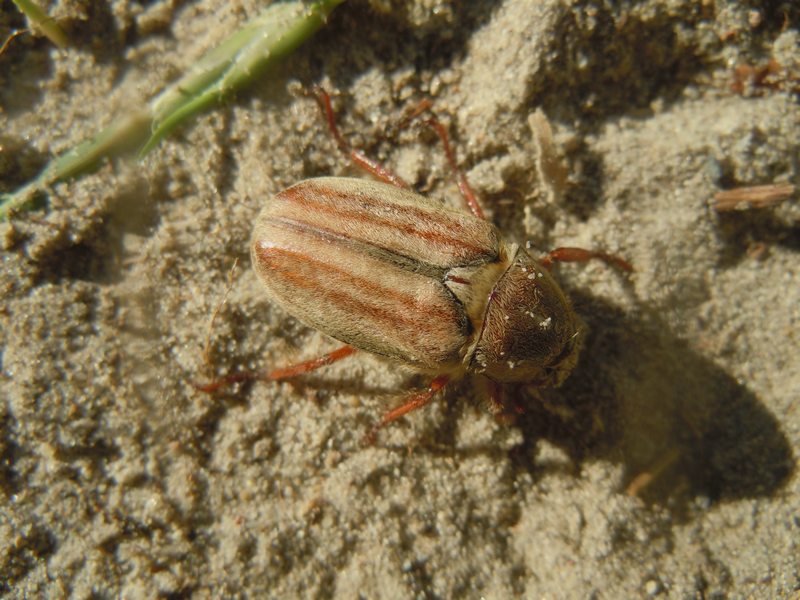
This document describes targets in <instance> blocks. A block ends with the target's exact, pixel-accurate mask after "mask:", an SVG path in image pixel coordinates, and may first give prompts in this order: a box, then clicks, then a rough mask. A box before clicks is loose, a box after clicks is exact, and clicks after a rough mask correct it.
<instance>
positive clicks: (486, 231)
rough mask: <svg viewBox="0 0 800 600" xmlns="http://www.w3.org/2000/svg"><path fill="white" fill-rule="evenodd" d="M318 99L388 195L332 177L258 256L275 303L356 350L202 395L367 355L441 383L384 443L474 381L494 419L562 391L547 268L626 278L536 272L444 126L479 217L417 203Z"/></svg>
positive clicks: (312, 184)
mask: <svg viewBox="0 0 800 600" xmlns="http://www.w3.org/2000/svg"><path fill="white" fill-rule="evenodd" d="M313 93H314V95H315V97H316V99H317V101H318V102H319V104H320V107H321V108H322V110H323V112H324V113H325V115H326V117H327V121H328V126H329V129H330V131H331V133H332V134H333V136H334V137H335V139H336V141H337V143H338V145H339V147H340V149H342V150H343V151H344V152H346V153H347V154H349V156H350V158H351V160H352V161H353V162H354V163H355V164H357V165H358V166H360V167H362V168H364V169H365V170H367V171H368V172H370V173H371V174H372V175H374V176H375V177H377V178H378V179H379V180H381V182H375V181H367V180H362V179H348V178H339V177H322V178H317V179H308V180H305V181H301V182H300V183H297V184H295V185H293V186H291V187H290V188H288V189H286V190H284V191H282V192H280V193H278V194H277V195H275V196H274V197H273V198H272V199H271V200H270V201H269V202H268V203H267V205H266V206H265V207H264V208H263V209H262V211H261V214H260V215H259V216H258V218H257V220H256V224H255V227H254V229H253V237H252V242H251V246H250V254H251V258H252V262H253V267H254V269H255V271H256V273H257V275H258V278H259V279H260V280H261V282H262V283H263V284H264V286H265V288H266V290H267V293H268V294H269V296H270V298H271V299H272V300H273V301H274V302H276V303H277V304H279V305H280V306H282V307H283V308H284V309H285V310H286V311H287V312H288V313H289V314H290V315H292V316H293V317H295V318H297V319H298V320H299V321H301V322H302V323H304V324H306V325H309V326H311V327H313V328H315V329H318V330H320V331H322V332H323V333H326V334H327V335H329V336H331V337H333V338H335V339H337V340H339V341H341V342H344V343H345V344H346V345H345V346H343V347H341V348H339V349H338V350H335V351H333V352H331V353H329V354H327V355H325V356H323V357H321V358H318V359H315V360H311V361H307V362H303V363H300V364H297V365H294V366H291V367H288V368H284V369H277V370H274V371H271V372H268V373H265V374H260V375H259V374H252V373H235V374H233V375H230V376H228V377H226V378H224V379H221V380H219V381H216V382H213V383H211V384H208V385H206V386H202V387H201V389H203V390H205V391H213V390H215V389H217V388H219V387H220V386H221V385H225V384H227V383H231V382H234V381H241V380H245V379H265V380H273V381H274V380H280V379H286V378H289V377H294V376H296V375H300V374H302V373H307V372H309V371H311V370H314V369H317V368H319V367H321V366H324V365H328V364H331V363H332V362H335V361H338V360H341V359H342V358H345V357H346V356H350V355H351V354H353V353H354V352H356V351H358V350H363V351H366V352H371V353H374V354H377V355H381V356H384V357H386V358H388V359H390V360H394V361H399V362H402V363H405V364H407V365H411V366H413V367H414V368H416V369H418V370H419V371H420V372H424V373H429V374H431V375H432V376H433V378H432V380H431V383H430V384H429V386H428V388H427V389H425V390H423V391H421V392H419V393H416V394H414V395H413V396H411V397H410V398H409V399H408V400H407V401H406V402H405V403H403V404H402V405H400V406H399V407H397V408H395V409H393V410H391V411H390V412H388V413H387V414H386V415H384V417H383V419H382V420H381V421H380V422H379V423H378V424H377V425H376V426H375V428H374V429H373V431H372V434H371V436H372V437H374V434H375V432H376V431H377V430H378V429H379V428H380V427H383V426H384V425H386V424H387V423H390V422H392V421H394V420H395V419H398V418H399V417H401V416H403V415H405V414H407V413H409V412H411V411H412V410H415V409H417V408H420V407H422V406H424V405H425V404H427V403H428V402H430V400H431V399H432V398H433V396H434V395H435V394H436V392H438V391H439V390H441V389H442V388H443V387H444V386H445V385H446V384H447V383H448V382H449V381H451V380H453V379H457V378H460V377H463V376H464V375H466V374H475V375H479V376H482V377H486V378H487V379H488V380H489V382H490V385H489V389H490V393H491V396H492V398H491V402H492V406H493V408H494V409H495V410H496V411H500V410H502V408H503V400H502V395H501V388H500V387H499V384H502V383H509V382H518V381H526V382H533V383H534V384H536V385H538V386H542V387H545V386H558V385H559V384H561V382H562V381H564V379H565V378H566V377H567V375H568V374H569V373H570V371H571V370H572V369H573V367H574V366H575V363H576V361H577V358H578V351H579V349H580V332H581V325H580V320H579V319H578V317H577V316H576V314H575V313H574V311H573V310H572V307H571V305H570V302H569V300H568V299H567V297H566V296H565V294H564V292H563V291H561V288H560V287H559V286H558V284H557V283H556V281H555V279H554V278H553V277H552V275H551V274H550V267H551V265H552V264H553V262H555V261H585V260H589V259H591V258H599V259H602V260H605V261H607V262H610V263H612V264H616V265H617V266H620V267H622V268H625V269H630V266H629V265H628V264H627V263H626V262H625V261H623V260H621V259H618V258H616V257H613V256H610V255H607V254H605V253H602V252H593V251H589V250H583V249H580V248H558V249H556V250H554V251H552V252H550V253H549V254H547V255H546V256H545V257H544V258H542V259H540V260H536V259H534V258H533V257H531V256H530V255H529V254H528V253H527V252H526V251H525V249H523V248H521V247H520V246H519V245H517V244H511V243H507V242H505V241H504V240H503V239H502V237H501V235H500V232H499V231H498V229H497V228H496V227H495V226H494V225H492V224H491V223H490V222H489V221H487V220H486V219H485V218H484V216H483V211H482V210H481V208H480V205H479V204H478V202H477V200H476V199H475V195H474V193H473V191H472V189H471V188H470V186H469V183H468V182H467V179H466V177H465V176H464V175H463V173H461V172H460V171H459V170H458V169H457V167H456V164H455V159H454V156H453V153H452V151H451V149H450V145H449V142H448V136H447V132H446V130H445V129H444V127H443V126H442V125H441V124H440V123H439V121H437V120H436V119H435V117H432V118H430V119H429V120H428V121H427V122H428V124H429V125H430V126H432V127H433V128H434V129H435V131H436V132H437V134H438V135H439V137H440V139H441V141H442V143H443V145H444V148H445V153H446V155H447V159H448V162H449V163H450V166H451V168H452V169H453V171H454V173H456V175H457V177H458V184H459V189H460V190H461V192H462V195H463V196H464V199H465V201H466V203H467V205H468V207H469V208H470V210H471V213H472V214H469V213H466V212H463V211H457V210H453V209H450V208H446V207H444V206H442V205H441V204H440V203H438V202H436V201H433V200H430V199H428V198H425V197H423V196H420V195H418V194H416V193H414V192H412V191H410V190H409V189H407V188H408V186H407V184H406V183H405V182H403V181H402V179H400V178H399V177H398V176H396V175H394V174H393V173H391V172H390V171H388V170H387V169H386V168H384V167H383V166H381V165H380V164H378V163H377V162H375V161H373V160H371V159H369V158H367V157H366V156H365V155H363V154H362V153H361V152H359V151H357V150H353V149H351V148H350V146H349V145H348V144H347V142H346V141H345V140H344V139H343V138H342V136H341V135H340V134H339V131H338V128H337V127H336V123H335V120H334V116H333V110H332V108H331V104H330V98H329V96H328V94H327V93H326V92H325V91H324V90H322V89H321V88H316V89H315V90H314V92H313ZM422 108H424V109H428V108H429V106H427V105H423V107H422ZM419 112H421V111H419Z"/></svg>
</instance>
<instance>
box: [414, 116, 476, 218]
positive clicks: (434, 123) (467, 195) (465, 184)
mask: <svg viewBox="0 0 800 600" xmlns="http://www.w3.org/2000/svg"><path fill="white" fill-rule="evenodd" d="M426 108H430V107H429V106H427V107H426ZM425 123H427V124H428V126H430V127H431V128H432V129H433V130H434V131H435V132H436V135H438V136H439V139H440V140H442V146H444V154H445V156H446V157H447V163H448V164H449V165H450V169H451V170H452V171H453V175H454V177H455V178H456V183H457V184H458V191H459V192H461V196H462V198H464V202H466V204H467V207H468V208H469V210H470V211H471V212H472V214H473V215H475V216H476V217H478V218H479V219H485V218H486V216H485V215H484V214H483V209H482V208H481V205H480V204H478V198H477V197H476V196H475V192H474V191H473V190H472V186H471V185H470V184H469V181H467V176H466V175H464V172H463V171H462V170H461V169H459V168H458V165H457V164H456V157H455V154H454V153H453V148H452V147H451V146H450V138H449V136H448V135H447V129H446V128H445V126H444V125H442V123H441V121H439V119H437V118H436V117H435V116H432V117H429V118H428V119H426V121H425Z"/></svg>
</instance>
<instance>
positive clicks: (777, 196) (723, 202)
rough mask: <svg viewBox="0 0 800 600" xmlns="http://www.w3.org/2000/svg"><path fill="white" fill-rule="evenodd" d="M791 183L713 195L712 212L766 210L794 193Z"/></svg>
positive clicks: (757, 186)
mask: <svg viewBox="0 0 800 600" xmlns="http://www.w3.org/2000/svg"><path fill="white" fill-rule="evenodd" d="M795 189H796V188H795V186H794V185H792V184H791V183H771V184H768V185H753V186H747V187H738V188H734V189H732V190H724V191H722V192H717V193H716V194H714V204H713V207H714V210H717V211H719V212H726V211H731V210H746V209H750V208H766V207H768V206H773V205H775V204H779V203H780V202H783V201H784V200H786V199H787V198H789V197H790V196H792V194H794V192H795Z"/></svg>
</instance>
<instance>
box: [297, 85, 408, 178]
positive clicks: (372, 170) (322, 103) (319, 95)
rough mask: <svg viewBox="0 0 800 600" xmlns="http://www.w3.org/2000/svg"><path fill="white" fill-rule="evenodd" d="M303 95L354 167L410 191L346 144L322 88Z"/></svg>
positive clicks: (384, 169)
mask: <svg viewBox="0 0 800 600" xmlns="http://www.w3.org/2000/svg"><path fill="white" fill-rule="evenodd" d="M304 93H305V94H307V95H309V96H313V97H314V99H315V100H316V101H317V104H318V105H319V108H320V110H321V111H322V113H323V114H324V115H325V120H326V122H327V123H328V130H329V131H330V132H331V135H332V136H333V139H334V140H336V145H337V146H338V147H339V150H341V151H342V152H344V153H345V154H346V155H347V156H348V157H349V158H350V160H351V161H352V163H353V164H354V165H356V166H357V167H360V168H361V169H364V170H365V171H366V172H367V173H369V174H370V175H372V176H373V177H376V178H378V179H380V180H381V181H383V182H386V183H390V184H392V185H394V186H397V187H399V188H403V189H411V188H410V186H409V185H408V184H407V183H406V182H405V181H403V179H402V178H401V177H400V176H399V175H397V174H396V173H393V172H392V171H390V170H389V169H387V168H386V167H384V166H383V165H382V164H381V163H379V162H378V161H376V160H375V159H372V158H370V157H368V156H367V155H366V154H364V153H363V152H361V151H360V150H356V149H355V148H353V147H352V146H351V145H350V144H349V143H348V141H347V140H346V139H344V137H343V136H342V134H341V133H339V128H338V127H337V126H336V117H335V116H334V114H333V107H332V106H331V97H330V95H329V94H328V92H326V91H325V89H324V88H322V87H321V86H318V85H315V86H313V87H312V88H311V89H310V90H306V91H305V92H304Z"/></svg>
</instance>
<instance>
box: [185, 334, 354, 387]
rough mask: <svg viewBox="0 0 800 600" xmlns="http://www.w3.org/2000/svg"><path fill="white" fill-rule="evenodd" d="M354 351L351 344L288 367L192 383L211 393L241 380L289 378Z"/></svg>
mask: <svg viewBox="0 0 800 600" xmlns="http://www.w3.org/2000/svg"><path fill="white" fill-rule="evenodd" d="M355 352H358V350H357V349H356V348H353V347H352V346H342V347H341V348H337V349H336V350H334V351H333V352H328V353H327V354H324V355H322V356H320V357H319V358H314V359H311V360H306V361H303V362H300V363H297V364H295V365H290V366H288V367H283V368H280V369H273V370H272V371H266V372H265V371H240V372H238V373H231V374H230V375H226V376H225V377H221V378H220V379H215V380H214V381H211V382H209V383H205V384H194V387H195V388H197V389H198V390H200V391H201V392H207V393H212V392H216V391H217V390H218V389H220V388H223V387H225V386H228V385H232V384H234V383H241V382H243V381H282V380H284V379H290V378H291V377H297V376H298V375H303V374H304V373H308V372H310V371H314V370H316V369H319V368H320V367H325V366H328V365H330V364H332V363H335V362H337V361H339V360H342V359H343V358H347V357H348V356H350V355H351V354H354V353H355Z"/></svg>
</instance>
